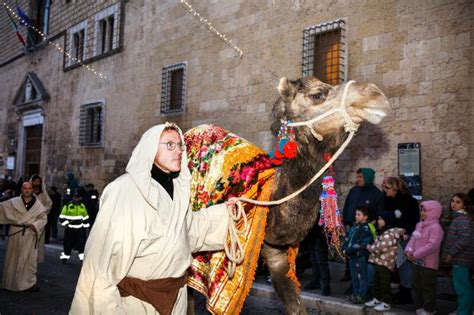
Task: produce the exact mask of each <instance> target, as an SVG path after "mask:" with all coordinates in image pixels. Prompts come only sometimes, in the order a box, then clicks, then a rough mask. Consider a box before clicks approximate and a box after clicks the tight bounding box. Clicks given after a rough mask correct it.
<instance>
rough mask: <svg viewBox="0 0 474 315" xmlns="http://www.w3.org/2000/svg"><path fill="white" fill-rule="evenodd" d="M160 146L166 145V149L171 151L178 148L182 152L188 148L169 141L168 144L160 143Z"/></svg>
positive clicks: (182, 144) (180, 143)
mask: <svg viewBox="0 0 474 315" xmlns="http://www.w3.org/2000/svg"><path fill="white" fill-rule="evenodd" d="M160 144H166V148H167V149H168V150H169V151H174V149H176V147H179V148H180V149H181V150H182V151H184V149H185V148H186V145H185V144H184V143H182V142H173V141H168V142H160Z"/></svg>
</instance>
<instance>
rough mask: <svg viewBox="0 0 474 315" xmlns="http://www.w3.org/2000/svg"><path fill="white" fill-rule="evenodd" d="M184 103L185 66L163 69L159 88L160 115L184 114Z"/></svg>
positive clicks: (178, 65) (183, 64) (176, 65)
mask: <svg viewBox="0 0 474 315" xmlns="http://www.w3.org/2000/svg"><path fill="white" fill-rule="evenodd" d="M185 101H186V64H185V63H178V64H174V65H171V66H167V67H164V68H163V75H162V87H161V108H160V112H161V113H162V114H165V115H167V114H179V113H183V112H184V108H185Z"/></svg>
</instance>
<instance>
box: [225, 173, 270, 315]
mask: <svg viewBox="0 0 474 315" xmlns="http://www.w3.org/2000/svg"><path fill="white" fill-rule="evenodd" d="M262 175H263V176H259V180H260V179H261V178H265V180H266V182H265V185H264V186H263V187H262V192H261V194H260V196H259V198H258V200H270V196H271V193H272V188H273V179H274V178H275V177H274V176H275V173H274V170H273V169H270V170H267V171H265V172H263V173H262ZM254 211H255V213H254V217H255V218H254V226H257V227H258V228H259V231H258V233H257V235H255V241H254V244H258V246H255V247H254V249H253V250H252V249H251V246H249V247H248V248H249V250H250V253H252V255H250V253H245V257H249V256H250V257H251V258H249V262H248V264H249V265H250V266H249V268H248V272H247V276H246V277H244V280H243V282H242V284H241V286H242V289H241V290H240V294H234V296H233V297H232V300H231V301H230V302H229V306H228V307H227V309H226V311H225V313H226V314H240V311H241V310H242V307H243V306H244V302H245V300H246V299H247V296H248V295H249V293H250V289H251V288H252V284H253V282H254V280H255V271H256V269H257V263H258V258H259V257H260V251H261V249H262V244H263V239H264V238H265V227H266V225H267V213H268V207H264V206H256V207H255V210H254ZM257 217H258V222H257V221H256V220H257V219H256V218H257Z"/></svg>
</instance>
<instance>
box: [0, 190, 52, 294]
mask: <svg viewBox="0 0 474 315" xmlns="http://www.w3.org/2000/svg"><path fill="white" fill-rule="evenodd" d="M47 220H48V213H47V211H46V208H45V207H44V206H43V205H42V204H41V202H40V201H39V200H38V199H37V198H36V197H35V196H34V194H33V187H32V185H31V183H30V182H24V183H23V185H22V187H21V195H20V196H19V197H16V198H12V199H9V200H7V201H4V202H1V203H0V223H1V224H10V230H9V237H8V241H7V251H6V257H5V265H4V267H3V276H2V282H1V285H0V286H1V287H2V288H4V289H7V290H10V291H25V290H28V291H37V290H38V285H37V284H36V270H37V266H38V262H37V259H38V258H37V256H38V248H37V243H38V238H39V235H40V234H41V233H42V232H43V229H44V226H45V225H46V222H47Z"/></svg>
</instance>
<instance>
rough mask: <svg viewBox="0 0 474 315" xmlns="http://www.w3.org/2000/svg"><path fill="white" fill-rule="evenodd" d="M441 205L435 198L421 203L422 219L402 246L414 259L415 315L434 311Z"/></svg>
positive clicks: (439, 245) (441, 231) (442, 233)
mask: <svg viewBox="0 0 474 315" xmlns="http://www.w3.org/2000/svg"><path fill="white" fill-rule="evenodd" d="M441 212H442V207H441V204H440V203H439V202H438V201H436V200H429V201H424V202H422V203H421V205H420V218H421V221H420V222H418V224H417V225H416V229H415V231H414V232H413V234H412V237H411V239H410V241H409V242H408V244H407V246H406V248H405V254H406V256H407V258H408V259H409V260H410V261H411V262H413V288H414V290H415V294H416V301H415V305H416V314H419V315H425V314H434V311H435V308H436V274H437V270H438V265H439V252H440V248H441V242H442V241H443V236H444V232H443V228H442V227H441V225H440V224H439V218H440V217H441Z"/></svg>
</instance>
